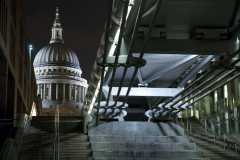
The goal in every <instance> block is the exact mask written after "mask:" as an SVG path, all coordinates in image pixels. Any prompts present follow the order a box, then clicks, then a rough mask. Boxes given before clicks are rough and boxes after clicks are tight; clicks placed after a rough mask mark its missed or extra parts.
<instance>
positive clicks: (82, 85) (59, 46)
mask: <svg viewBox="0 0 240 160" xmlns="http://www.w3.org/2000/svg"><path fill="white" fill-rule="evenodd" d="M33 66H34V72H35V76H36V81H37V87H38V90H37V91H38V95H39V96H40V97H41V99H42V107H43V108H52V107H56V106H63V107H64V106H68V107H74V108H79V109H80V110H81V109H82V108H83V103H84V97H85V94H86V91H87V87H88V84H87V80H86V79H84V78H82V77H81V75H82V70H81V68H80V64H79V60H78V57H77V55H76V53H75V52H73V51H72V50H71V49H68V48H66V47H65V45H64V40H63V28H62V26H61V23H60V18H59V11H58V8H57V10H56V17H55V20H54V23H53V26H52V36H51V40H50V42H49V44H48V45H46V46H45V47H43V48H42V49H40V50H39V52H38V53H37V55H36V56H35V58H34V62H33Z"/></svg>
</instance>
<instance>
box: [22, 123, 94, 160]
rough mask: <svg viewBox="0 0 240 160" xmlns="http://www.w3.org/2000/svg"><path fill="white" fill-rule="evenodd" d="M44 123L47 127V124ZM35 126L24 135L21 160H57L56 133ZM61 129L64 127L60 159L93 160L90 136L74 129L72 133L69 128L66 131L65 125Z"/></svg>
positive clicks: (61, 135)
mask: <svg viewBox="0 0 240 160" xmlns="http://www.w3.org/2000/svg"><path fill="white" fill-rule="evenodd" d="M39 123H40V124H42V123H43V122H42V121H40V122H39ZM44 123H45V125H47V123H46V122H44ZM36 125H37V121H35V122H34V126H36ZM34 126H31V127H30V128H29V129H28V130H27V131H26V133H25V135H24V138H23V145H22V147H21V148H22V150H21V152H20V158H19V160H55V159H54V155H56V153H57V152H54V147H55V146H54V142H55V137H54V133H53V132H51V131H52V129H51V128H48V129H39V128H36V127H34ZM40 126H41V125H40ZM49 126H51V124H49ZM72 126H75V125H72ZM41 127H42V126H41ZM60 127H62V128H60V131H63V132H61V133H60V138H59V139H60V143H59V145H58V148H59V157H60V158H59V159H60V160H91V149H90V143H89V140H88V139H89V138H88V136H87V135H84V134H82V133H80V130H79V129H76V130H75V131H72V129H73V128H72V127H70V130H71V131H69V126H68V127H66V130H65V128H64V125H60ZM47 130H50V131H47ZM66 131H68V132H66ZM55 148H56V147H55Z"/></svg>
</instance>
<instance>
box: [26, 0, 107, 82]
mask: <svg viewBox="0 0 240 160" xmlns="http://www.w3.org/2000/svg"><path fill="white" fill-rule="evenodd" d="M24 2H25V3H24V9H25V13H24V15H25V23H24V25H25V26H24V28H25V34H26V38H27V40H28V41H29V42H31V43H33V45H34V46H35V52H37V51H38V50H39V49H40V48H41V47H43V46H44V45H46V44H47V43H48V42H49V40H50V30H51V26H52V23H53V19H54V14H55V8H56V6H59V8H60V14H61V21H62V24H63V27H64V40H65V44H66V46H68V47H70V48H71V49H73V50H74V51H75V52H76V53H77V54H78V57H79V61H80V63H81V67H82V69H83V71H84V74H83V76H85V77H86V78H89V73H90V72H91V69H92V65H93V62H94V60H95V56H96V52H97V48H98V45H99V41H100V38H101V35H102V32H103V29H104V24H105V21H106V17H107V7H108V5H107V4H108V0H87V1H83V0H61V1H60V0H58V1H57V0H40V1H36V0H25V1H24Z"/></svg>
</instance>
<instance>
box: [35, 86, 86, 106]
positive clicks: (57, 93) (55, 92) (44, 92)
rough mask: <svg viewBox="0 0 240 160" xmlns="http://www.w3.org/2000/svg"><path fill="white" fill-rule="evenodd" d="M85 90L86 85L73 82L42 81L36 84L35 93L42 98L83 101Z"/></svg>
mask: <svg viewBox="0 0 240 160" xmlns="http://www.w3.org/2000/svg"><path fill="white" fill-rule="evenodd" d="M86 90H87V88H86V87H84V86H78V85H74V84H65V83H44V84H38V90H37V93H38V95H40V96H41V99H43V100H44V99H47V100H56V101H58V100H59V101H63V102H64V101H76V102H83V101H84V97H85V94H86Z"/></svg>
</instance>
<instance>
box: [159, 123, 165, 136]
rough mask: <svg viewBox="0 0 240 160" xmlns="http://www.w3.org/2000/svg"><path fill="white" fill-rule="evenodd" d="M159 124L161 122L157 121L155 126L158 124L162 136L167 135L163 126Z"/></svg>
mask: <svg viewBox="0 0 240 160" xmlns="http://www.w3.org/2000/svg"><path fill="white" fill-rule="evenodd" d="M161 124H162V123H157V126H158V128H159V130H160V132H161V134H162V135H163V136H167V132H166V131H165V130H164V129H163V127H162V125H161Z"/></svg>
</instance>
